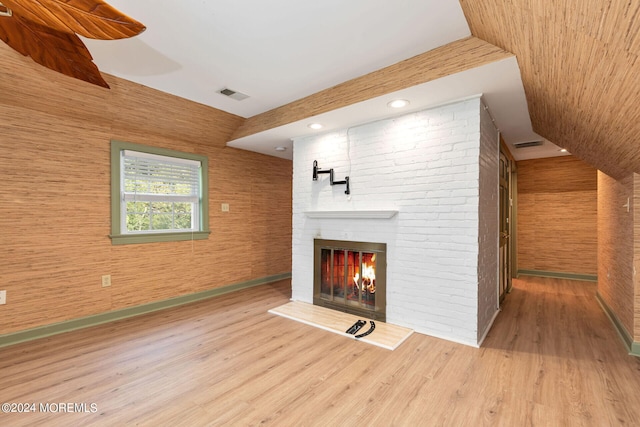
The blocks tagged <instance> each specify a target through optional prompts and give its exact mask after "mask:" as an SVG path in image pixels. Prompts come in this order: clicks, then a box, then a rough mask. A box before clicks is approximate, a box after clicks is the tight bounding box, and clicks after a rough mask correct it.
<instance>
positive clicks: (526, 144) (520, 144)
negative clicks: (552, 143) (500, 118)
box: [513, 141, 544, 148]
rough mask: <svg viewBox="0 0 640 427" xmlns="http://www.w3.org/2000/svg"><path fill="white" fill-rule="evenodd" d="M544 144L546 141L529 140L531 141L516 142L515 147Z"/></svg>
mask: <svg viewBox="0 0 640 427" xmlns="http://www.w3.org/2000/svg"><path fill="white" fill-rule="evenodd" d="M542 144H544V141H529V142H516V143H515V144H513V146H514V147H515V148H530V147H540V146H541V145H542Z"/></svg>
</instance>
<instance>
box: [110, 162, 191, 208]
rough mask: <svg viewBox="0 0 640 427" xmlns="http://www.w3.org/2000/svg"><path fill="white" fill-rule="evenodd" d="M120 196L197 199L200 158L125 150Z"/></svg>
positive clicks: (181, 200)
mask: <svg viewBox="0 0 640 427" xmlns="http://www.w3.org/2000/svg"><path fill="white" fill-rule="evenodd" d="M122 153H123V154H122V160H123V168H122V173H123V182H124V187H123V190H124V191H123V200H125V201H150V202H152V201H166V200H167V196H168V197H169V198H170V199H171V200H173V201H180V202H198V201H199V199H200V162H198V161H195V160H189V159H180V158H174V157H167V156H159V155H156V154H150V153H142V152H139V151H131V150H124V151H123V152H122Z"/></svg>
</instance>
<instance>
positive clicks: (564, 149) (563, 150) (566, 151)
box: [560, 148, 569, 153]
mask: <svg viewBox="0 0 640 427" xmlns="http://www.w3.org/2000/svg"><path fill="white" fill-rule="evenodd" d="M560 152H561V153H568V152H569V150H567V149H566V148H561V149H560Z"/></svg>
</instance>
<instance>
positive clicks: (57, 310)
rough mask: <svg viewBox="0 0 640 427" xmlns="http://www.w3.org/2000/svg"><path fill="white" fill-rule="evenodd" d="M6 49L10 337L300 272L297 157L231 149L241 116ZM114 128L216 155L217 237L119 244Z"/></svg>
mask: <svg viewBox="0 0 640 427" xmlns="http://www.w3.org/2000/svg"><path fill="white" fill-rule="evenodd" d="M0 57H1V58H2V61H0V93H2V96H0V116H1V117H2V120H1V121H0V177H2V182H3V185H2V186H0V289H3V290H7V299H8V303H7V304H6V305H3V306H0V316H1V318H2V322H0V334H4V333H9V332H15V331H19V330H25V329H29V328H32V327H36V326H42V325H47V324H51V323H55V322H59V321H64V320H69V319H73V318H78V317H83V316H88V315H91V314H97V313H101V312H105V311H109V310H115V309H119V308H124V307H130V306H135V305H138V304H144V303H148V302H152V301H157V300H163V299H167V298H171V297H175V296H179V295H184V294H189V293H194V292H199V291H203V290H207V289H212V288H216V287H220V286H224V285H229V284H233V283H238V282H242V281H246V280H251V279H256V278H261V277H265V276H270V275H274V274H280V273H286V272H289V271H291V179H290V178H291V173H292V165H291V162H290V161H288V160H283V159H278V158H275V157H270V156H264V155H260V154H256V153H251V152H248V151H242V150H236V149H232V148H228V147H226V146H225V141H226V140H227V139H228V138H229V135H230V134H231V133H232V132H233V131H234V129H235V128H236V127H237V126H238V125H239V124H240V123H241V122H242V120H243V119H242V118H240V117H238V116H234V115H231V114H228V113H225V112H222V111H219V110H215V109H213V108H210V107H206V106H203V105H201V104H196V103H193V102H189V101H186V100H184V99H180V98H176V97H173V96H171V95H167V94H165V93H161V92H158V91H155V90H152V89H149V88H145V87H143V86H140V85H138V84H135V83H131V82H127V81H124V80H120V79H117V78H115V77H113V76H109V75H105V79H106V80H107V81H108V82H109V84H110V86H111V90H106V89H103V88H99V87H96V86H94V85H90V84H88V83H85V82H82V81H78V80H76V79H72V78H69V77H66V76H63V75H61V74H59V73H56V72H53V71H51V70H48V69H46V68H44V67H41V66H38V65H37V64H35V63H33V61H30V60H28V58H26V59H25V58H24V57H22V56H21V55H19V54H17V53H16V52H14V51H13V50H11V49H10V48H9V47H8V46H5V45H4V44H3V45H1V46H0ZM112 138H113V139H118V140H123V141H130V142H135V143H140V144H146V145H151V146H156V147H163V148H170V149H174V150H179V151H186V152H193V153H197V154H202V155H206V156H208V158H209V168H210V169H209V191H210V198H209V222H210V227H211V235H210V237H209V239H208V240H202V241H193V242H190V241H187V242H165V243H154V244H141V245H124V246H117V247H115V246H112V245H111V241H110V239H109V238H108V235H109V233H110V224H111V222H110V221H111V219H110V212H111V208H110V155H109V153H110V140H111V139H112ZM267 171H268V172H267ZM223 202H224V203H229V204H230V207H231V211H230V212H229V213H223V212H221V209H220V204H221V203H223ZM104 274H110V275H111V279H112V286H111V287H108V288H102V287H101V276H102V275H104Z"/></svg>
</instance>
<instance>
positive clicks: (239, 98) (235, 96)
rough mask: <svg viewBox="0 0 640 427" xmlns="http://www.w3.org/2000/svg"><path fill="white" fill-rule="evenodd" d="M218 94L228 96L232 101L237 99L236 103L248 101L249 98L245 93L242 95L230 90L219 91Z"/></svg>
mask: <svg viewBox="0 0 640 427" xmlns="http://www.w3.org/2000/svg"><path fill="white" fill-rule="evenodd" d="M218 93H219V94H221V95H224V96H228V97H229V98H231V99H235V100H236V101H242V100H243V99H247V98H248V97H249V95H245V94H244V93H240V92H237V91H235V90H232V89H229V88H224V89H222V90H219V91H218Z"/></svg>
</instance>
